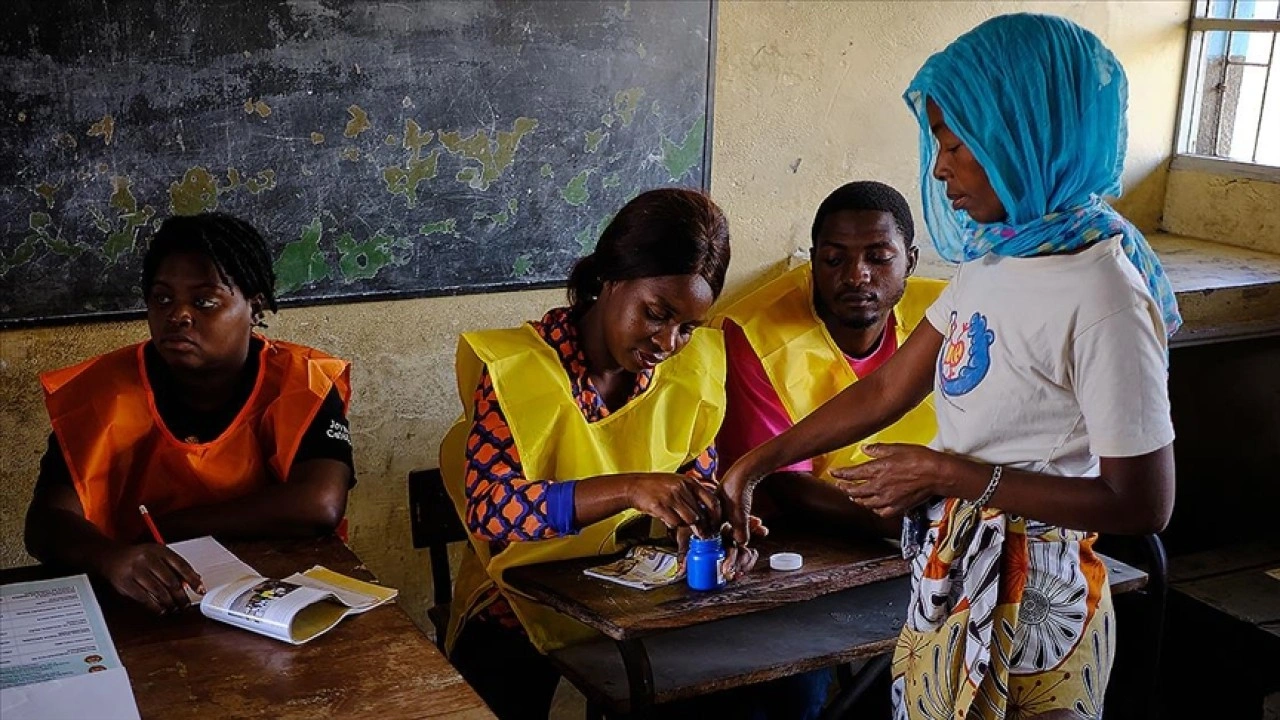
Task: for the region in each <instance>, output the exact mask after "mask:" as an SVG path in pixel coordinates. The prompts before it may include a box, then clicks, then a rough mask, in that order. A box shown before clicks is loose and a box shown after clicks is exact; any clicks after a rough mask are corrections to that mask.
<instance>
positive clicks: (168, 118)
mask: <svg viewBox="0 0 1280 720" xmlns="http://www.w3.org/2000/svg"><path fill="white" fill-rule="evenodd" d="M0 19H2V20H3V23H2V24H0V99H2V100H3V103H2V106H3V112H4V115H3V120H2V125H0V173H2V175H0V217H2V218H3V220H2V222H3V242H2V243H0V325H9V326H12V325H21V324H31V323H43V322H58V321H65V320H75V319H83V318H101V317H104V316H105V317H111V316H123V315H135V314H137V313H138V312H139V310H140V309H141V306H142V301H141V290H140V289H139V287H138V285H139V284H140V281H139V276H140V269H141V260H142V254H143V252H144V251H145V248H146V244H147V242H148V239H149V238H150V236H151V234H152V233H153V232H154V230H155V228H156V227H157V226H158V225H159V222H160V221H161V220H162V219H163V218H165V217H167V216H169V215H170V214H175V213H176V214H189V213H194V212H200V211H202V210H215V209H216V210H218V211H221V212H228V213H232V214H235V215H238V216H241V217H244V218H246V219H248V220H250V221H251V222H252V223H253V224H254V225H255V226H256V227H258V228H259V229H260V230H261V231H262V232H263V233H264V235H266V237H267V238H268V240H269V242H270V243H271V245H272V248H273V253H274V257H275V263H276V270H277V274H278V277H279V282H278V285H277V290H278V293H279V295H280V297H281V298H282V299H283V300H284V301H285V304H289V303H291V302H292V303H314V302H346V301H350V300H353V299H371V298H388V297H412V296H423V295H441V294H456V293H462V292H482V291H491V290H499V289H510V288H519V287H533V286H548V285H555V284H559V283H560V282H562V281H563V279H564V278H565V277H566V276H567V273H568V269H569V268H570V267H571V265H572V263H573V261H574V260H575V259H576V258H577V257H580V256H581V255H583V254H584V253H586V252H588V251H590V249H591V248H592V247H593V244H594V242H595V240H596V238H597V236H598V232H599V231H600V230H601V229H602V228H603V226H604V224H605V223H607V221H608V220H609V218H610V217H611V215H612V213H613V212H615V211H616V210H617V209H618V208H619V207H621V206H622V204H624V203H625V202H626V200H628V199H629V198H630V197H633V196H634V195H635V194H636V193H638V192H640V191H642V190H644V189H648V188H651V187H657V186H664V185H684V186H694V187H700V186H704V185H705V184H706V171H707V163H708V158H707V153H708V151H709V148H710V142H709V137H710V126H709V124H710V115H709V107H710V101H711V95H710V84H711V73H712V60H713V52H714V42H713V38H712V34H713V22H714V6H713V4H712V2H711V0H701V1H697V0H695V1H687V2H641V1H639V0H637V1H635V2H631V1H629V0H617V1H610V2H587V1H581V0H566V1H557V0H524V1H520V0H504V1H502V2H482V1H479V0H476V1H468V2H441V1H438V0H432V1H430V2H427V1H423V2H416V1H412V0H409V1H404V0H402V1H401V2H359V1H353V0H294V1H291V2H284V1H281V0H225V1H221V2H212V1H200V0H174V1H167V2H157V1H156V0H16V1H15V0H7V2H6V3H5V9H4V10H0Z"/></svg>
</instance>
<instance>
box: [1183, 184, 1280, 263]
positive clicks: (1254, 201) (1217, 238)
mask: <svg viewBox="0 0 1280 720" xmlns="http://www.w3.org/2000/svg"><path fill="white" fill-rule="evenodd" d="M1277 180H1278V181H1276V182H1267V181H1265V180H1258V179H1250V178H1247V177H1236V176H1231V175H1227V174H1217V173H1209V172H1201V171H1198V170H1184V169H1177V170H1174V171H1172V172H1170V173H1169V183H1168V187H1169V190H1168V197H1167V199H1166V201H1165V209H1164V228H1165V229H1166V230H1168V231H1169V232H1171V233H1176V234H1178V235H1187V236H1189V237H1194V238H1200V239H1202V240H1212V241H1214V242H1220V243H1225V244H1227V245H1235V246H1237V247H1242V248H1248V249H1250V250H1261V251H1263V252H1269V253H1278V254H1280V213H1277V212H1276V208H1278V207H1280V178H1278V179H1277Z"/></svg>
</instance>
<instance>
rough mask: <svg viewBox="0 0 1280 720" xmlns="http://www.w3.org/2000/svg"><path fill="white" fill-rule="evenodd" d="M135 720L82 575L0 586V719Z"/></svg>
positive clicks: (135, 712)
mask: <svg viewBox="0 0 1280 720" xmlns="http://www.w3.org/2000/svg"><path fill="white" fill-rule="evenodd" d="M86 708H92V715H93V717H95V718H104V719H107V720H117V719H118V720H137V718H138V706H137V703H135V702H134V699H133V690H132V689H131V687H130V685H129V676H128V674H127V673H126V672H125V670H124V667H123V666H122V665H121V664H120V658H119V656H118V655H117V654H116V649H115V643H113V642H112V640H111V634H110V633H109V632H107V625H106V622H105V621H104V620H103V618H102V610H101V608H99V607H98V600H97V598H96V597H95V596H94V594H93V588H92V586H90V584H89V578H87V577H86V576H84V575H75V576H72V577H66V578H58V579H54V580H39V581H36V582H26V583H13V584H10V585H5V586H3V587H0V717H3V718H4V720H27V719H28V718H30V719H32V720H35V719H37V718H39V719H42V720H43V719H45V718H60V717H87V716H88V714H87V713H86Z"/></svg>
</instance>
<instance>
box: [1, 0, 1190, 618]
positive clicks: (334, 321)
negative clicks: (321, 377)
mask: <svg viewBox="0 0 1280 720" xmlns="http://www.w3.org/2000/svg"><path fill="white" fill-rule="evenodd" d="M1024 9H1034V10H1035V11H1038V12H1051V13H1058V14H1062V15H1066V16H1069V17H1071V18H1073V19H1075V20H1077V21H1079V22H1081V23H1083V24H1084V25H1086V26H1087V27H1089V28H1090V29H1092V30H1094V31H1095V32H1097V33H1099V34H1100V36H1101V37H1102V38H1103V39H1104V40H1105V41H1107V42H1108V43H1109V44H1110V45H1111V46H1112V47H1113V48H1114V49H1115V50H1116V51H1117V53H1118V54H1119V56H1120V58H1121V60H1122V61H1123V62H1124V63H1125V65H1126V66H1127V67H1128V69H1129V74H1130V79H1131V85H1132V88H1133V91H1132V101H1131V107H1132V112H1131V123H1132V125H1131V129H1130V138H1131V145H1130V152H1129V166H1128V171H1127V173H1126V180H1127V184H1128V185H1129V186H1130V187H1131V188H1136V189H1137V192H1135V193H1134V196H1133V198H1132V199H1131V200H1130V201H1128V202H1126V203H1125V204H1122V208H1124V209H1125V210H1126V211H1127V212H1129V213H1130V214H1131V216H1132V217H1134V218H1135V219H1136V220H1137V221H1138V222H1139V224H1141V225H1144V226H1146V227H1152V226H1154V225H1155V223H1156V220H1157V217H1158V215H1159V212H1160V207H1161V205H1162V202H1163V185H1164V180H1163V166H1164V161H1165V159H1166V157H1167V155H1168V150H1169V148H1170V147H1171V145H1172V137H1173V125H1174V113H1175V104H1176V99H1177V94H1178V82H1179V77H1180V73H1181V70H1180V68H1181V62H1182V52H1183V44H1184V34H1183V33H1184V31H1183V22H1184V21H1185V19H1186V15H1187V3H1186V2H1184V1H1183V0H1174V1H1172V2H1134V3H1119V2H1053V3H1029V2H1016V3H993V2H938V3H927V2H863V3H854V2H836V3H820V2H785V3H784V2H736V1H733V0H729V1H727V2H722V3H721V4H720V14H719V28H718V32H719V35H718V46H717V68H716V98H715V125H714V131H715V142H714V148H713V151H714V152H713V186H712V191H713V194H714V195H715V196H716V198H717V199H718V200H719V201H720V203H721V204H722V205H723V206H724V208H725V210H726V212H727V213H728V215H729V219H730V224H731V228H732V235H733V264H732V271H731V273H730V281H731V285H732V286H733V287H737V288H740V287H741V285H742V283H743V281H744V280H746V279H748V278H752V277H755V276H758V275H760V274H762V273H765V272H771V271H773V270H775V269H777V268H778V267H780V266H781V263H782V261H783V260H784V259H785V258H786V257H787V256H788V255H789V254H790V253H791V252H792V251H793V250H795V249H796V248H797V247H807V243H808V227H809V224H810V222H811V220H812V213H813V211H814V209H815V208H816V206H817V204H818V202H819V201H820V200H821V199H822V197H823V196H824V195H825V194H826V193H827V192H829V191H830V190H831V189H832V188H834V187H835V186H836V185H838V184H840V183H842V182H845V181H848V180H851V179H856V178H876V179H880V180H884V181H886V182H889V183H891V184H893V185H895V186H897V187H898V188H899V189H901V190H902V191H903V193H904V194H906V195H907V197H908V198H916V197H918V193H917V192H916V190H915V186H916V176H917V172H916V129H915V128H914V126H913V125H912V120H911V118H910V116H909V115H908V114H907V112H906V110H905V108H904V106H903V104H902V102H901V100H900V95H901V93H902V89H903V88H904V87H905V86H906V84H907V82H908V80H909V79H910V77H911V75H912V74H913V72H914V71H915V69H916V68H917V67H918V66H919V65H920V63H921V62H922V61H923V60H924V59H925V58H926V57H927V56H928V54H929V53H931V52H934V51H936V50H939V49H941V48H942V47H944V46H945V45H946V43H947V42H948V41H950V40H951V39H952V38H954V37H955V36H956V35H958V34H959V33H961V32H963V31H965V30H967V29H969V28H971V27H972V26H974V25H976V24H977V23H979V22H981V21H982V20H984V19H986V18H988V17H991V16H993V15H996V14H999V13H1003V12H1013V11H1018V10H1024ZM560 301H561V294H560V293H558V292H555V291H539V292H524V293H510V294H500V295H481V296H472V297H460V298H439V299H427V300H408V301H399V302H379V303H360V304H351V305H333V306H324V307H314V308H298V309H288V310H286V311H285V312H284V313H283V314H281V315H280V316H279V317H277V318H275V319H273V320H272V321H271V330H270V334H271V335H275V336H279V337H284V338H288V339H290V340H294V341H297V342H301V343H305V344H309V345H315V346H317V347H319V348H322V349H324V350H327V351H329V352H331V353H334V354H337V355H339V356H342V357H346V358H349V359H351V360H353V361H354V363H355V378H354V381H355V392H356V395H355V400H354V402H353V404H352V411H351V420H352V430H353V433H352V434H353V440H354V442H355V444H356V464H357V473H358V475H359V477H360V484H359V485H358V486H357V487H356V489H355V491H354V492H353V495H352V498H351V503H350V508H349V517H350V519H351V533H352V542H353V544H354V546H355V548H356V551H357V552H358V553H359V554H360V556H361V558H363V559H364V561H365V562H366V563H367V564H368V565H369V567H370V568H371V569H372V570H373V571H374V572H375V573H377V574H378V576H379V577H381V578H382V579H383V580H384V581H386V582H388V583H390V584H392V585H395V586H397V587H399V588H400V589H401V592H402V595H401V597H402V599H403V602H404V605H405V607H406V609H408V610H409V611H410V612H411V614H413V615H414V616H415V617H416V618H418V619H419V620H420V621H423V622H424V624H425V620H424V618H425V612H424V611H425V607H426V603H427V602H428V598H429V585H428V584H429V582H430V581H429V578H428V574H427V567H426V563H427V560H426V556H425V553H422V552H415V551H414V550H413V549H412V548H411V547H410V542H409V527H408V515H407V512H406V509H405V505H406V492H405V487H404V481H405V475H406V473H407V472H408V471H409V470H410V469H411V468H414V467H429V466H433V465H434V464H435V455H436V446H437V443H438V442H439V439H440V437H441V436H442V435H443V433H444V430H445V428H446V427H447V425H448V424H449V422H451V421H452V419H453V418H454V417H455V415H456V414H457V413H458V411H459V409H460V408H459V405H458V404H457V400H456V398H455V395H454V391H453V380H452V353H453V347H454V342H455V338H456V337H457V334H458V333H459V332H461V331H463V330H466V329H471V328H479V327H490V326H505V325H512V324H515V323H516V322H518V321H520V320H524V319H528V318H531V317H534V316H536V315H538V314H540V312H541V310H542V309H543V308H546V307H549V306H551V305H553V304H556V303H558V302H560ZM145 333H146V329H145V326H144V325H142V324H141V323H105V324H97V325H89V326H79V327H64V328H48V329H37V330H18V331H10V332H4V333H0V396H2V397H4V398H5V405H4V409H3V413H2V414H0V437H3V440H4V446H5V452H4V459H3V461H0V462H2V465H0V487H3V488H4V490H3V494H0V517H2V520H0V564H3V565H4V566H11V565H15V564H21V563H24V562H27V561H28V558H27V557H26V554H25V553H24V552H23V550H22V538H21V526H22V513H23V511H24V509H25V507H26V503H27V501H28V499H29V497H30V491H31V485H32V483H33V481H34V477H35V474H36V468H37V463H38V460H39V457H40V454H41V453H42V451H43V449H44V438H45V435H46V433H47V431H48V430H47V428H48V426H47V420H46V419H45V416H44V413H43V410H42V408H41V404H40V398H39V393H38V390H37V383H36V374H37V373H38V372H40V371H42V370H45V369H49V368H54V367H59V366H62V365H66V364H69V363H72V362H74V361H76V360H79V359H82V358H84V357H87V356H90V355H93V354H95V353H100V352H104V351H107V350H110V349H112V348H115V347H118V346H120V345H122V344H124V343H126V342H130V341H136V340H138V339H141V338H143V337H145Z"/></svg>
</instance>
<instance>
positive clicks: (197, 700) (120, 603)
mask: <svg viewBox="0 0 1280 720" xmlns="http://www.w3.org/2000/svg"><path fill="white" fill-rule="evenodd" d="M228 547H229V549H230V550H231V551H232V552H234V553H235V554H236V555H237V556H239V557H240V558H241V559H242V560H244V561H245V562H246V563H248V564H249V565H251V566H252V567H253V568H254V569H256V570H257V571H258V572H260V573H262V574H263V575H264V576H267V577H277V578H278V577H284V576H287V575H290V574H292V573H294V572H299V571H302V570H306V569H308V568H310V567H311V566H313V565H324V566H325V567H327V568H329V569H330V570H334V571H336V572H340V573H344V574H347V575H351V576H352V577H357V578H360V579H362V580H373V579H374V578H373V576H372V574H371V573H370V572H369V571H368V570H367V569H365V567H364V566H363V565H362V564H360V560H359V559H358V558H357V557H356V556H355V554H354V553H352V552H351V550H350V549H348V548H347V547H346V546H345V545H343V544H342V543H341V542H340V541H338V540H337V539H336V538H327V539H323V540H299V541H271V542H253V543H228ZM57 574H58V573H55V572H54V571H51V570H49V569H47V568H43V567H34V568H18V569H14V570H5V571H2V572H0V583H10V582H19V581H25V580H35V579H40V578H44V577H56V576H57ZM95 588H96V590H97V596H98V602H99V604H100V605H101V606H102V611H103V614H104V615H105V617H106V620H107V626H108V627H109V628H110V630H111V637H112V639H113V640H114V641H115V644H116V649H117V650H118V651H119V653H120V659H121V661H122V662H123V663H124V666H125V669H126V670H127V671H128V673H129V680H130V682H131V683H132V685H133V693H134V697H135V699H136V700H137V703H138V711H139V712H140V713H141V715H142V717H143V718H168V717H175V718H183V720H186V719H187V718H193V717H218V718H219V719H220V720H226V719H228V718H261V717H272V718H276V719H280V718H323V717H343V718H366V717H367V718H374V717H376V718H390V717H396V718H409V717H412V718H433V717H450V718H455V717H456V718H492V717H493V715H492V714H491V713H490V712H489V710H488V708H487V707H486V706H485V705H484V703H483V701H481V700H480V698H479V696H478V695H476V693H475V691H474V690H472V689H471V687H470V686H468V685H467V684H466V683H465V682H464V681H463V679H462V677H461V676H460V675H459V674H458V672H457V670H455V669H454V668H453V666H452V665H450V664H449V663H448V661H446V660H445V658H444V657H443V656H442V655H441V654H440V652H439V651H438V650H436V647H435V645H433V644H432V643H431V641H430V640H428V639H427V637H426V636H425V635H423V634H422V633H421V632H420V631H419V630H418V628H417V627H416V626H415V625H414V624H413V622H412V621H411V620H410V619H409V617H408V616H407V615H405V613H404V611H403V610H401V609H400V608H399V606H397V605H394V604H392V605H388V606H384V607H380V608H375V609H373V610H370V611H369V612H367V613H364V614H362V615H353V616H351V617H348V618H346V619H344V620H343V621H342V622H340V623H338V625H337V627H335V628H333V629H332V630H330V631H329V632H328V633H326V634H324V635H322V636H321V637H318V638H316V639H315V640H312V641H311V642H309V643H307V644H306V645H300V646H293V645H289V644H286V643H282V642H280V641H278V640H272V639H270V638H266V637H263V636H260V635H256V634H254V633H250V632H246V631H244V630H240V629H238V628H234V627H232V626H230V625H226V624H224V623H220V622H216V621H214V620H210V619H208V618H205V617H204V616H203V615H201V614H200V611H199V609H197V608H194V607H193V608H190V609H188V610H186V611H184V612H181V613H178V614H176V615H172V616H160V617H157V616H155V615H151V614H150V613H148V612H146V611H145V610H143V609H142V608H141V607H140V606H137V605H134V604H132V603H130V602H128V601H126V600H124V599H122V598H120V597H118V596H116V595H115V594H114V593H112V592H110V591H104V590H103V589H102V588H101V587H98V586H95Z"/></svg>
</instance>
